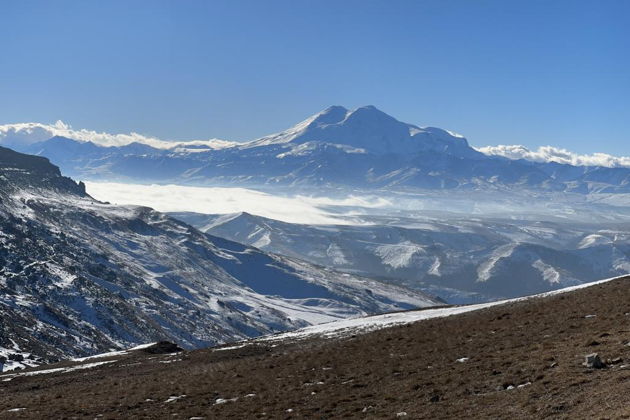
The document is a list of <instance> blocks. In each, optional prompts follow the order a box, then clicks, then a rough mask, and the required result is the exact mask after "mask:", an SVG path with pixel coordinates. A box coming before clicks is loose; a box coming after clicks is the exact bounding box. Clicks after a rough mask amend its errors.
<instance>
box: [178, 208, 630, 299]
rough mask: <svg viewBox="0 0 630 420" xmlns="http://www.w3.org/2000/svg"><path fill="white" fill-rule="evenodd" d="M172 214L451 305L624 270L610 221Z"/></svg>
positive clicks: (620, 238)
mask: <svg viewBox="0 0 630 420" xmlns="http://www.w3.org/2000/svg"><path fill="white" fill-rule="evenodd" d="M173 216H174V217H176V218H179V219H181V220H184V221H186V222H188V223H190V224H192V225H194V226H196V227H198V228H199V229H201V230H202V231H205V232H208V233H211V234H213V235H217V236H221V237H224V238H227V239H230V240H234V241H238V242H241V243H244V244H248V245H251V246H255V247H257V248H260V249H262V250H265V251H269V252H274V253H278V254H281V255H287V256H291V257H295V258H300V259H304V260H307V261H311V262H313V263H316V264H321V265H325V266H328V267H334V268H335V269H337V270H342V271H346V272H349V273H355V274H361V275H366V276H372V277H377V278H382V279H386V280H387V281H388V282H391V283H393V284H399V285H404V286H406V287H410V288H415V289H417V290H424V291H427V292H431V293H435V294H438V295H440V296H441V297H443V298H445V299H446V300H447V301H449V302H451V303H468V302H478V301H485V300H491V299H498V298H505V297H518V296H524V295H527V294H532V293H540V292H545V291H550V290H554V289H559V288H562V287H567V286H571V285H575V284H580V283H583V282H588V281H593V280H597V279H599V278H603V277H610V276H616V275H623V274H626V273H628V272H630V229H628V227H627V224H624V223H617V224H615V223H611V222H610V221H606V222H604V223H599V224H598V223H593V222H591V223H579V222H577V221H575V220H570V221H566V222H561V221H545V222H539V221H533V220H510V219H507V218H506V219H492V218H482V217H479V216H477V217H475V218H474V219H471V218H469V217H465V216H460V217H452V218H446V217H445V218H443V219H441V220H440V219H439V218H437V217H436V218H434V219H431V220H422V221H420V220H417V219H414V218H409V219H402V218H400V217H399V218H396V217H391V218H390V219H389V220H386V219H384V218H383V217H381V218H380V219H379V224H361V225H356V226H344V225H339V226H330V225H321V226H317V225H300V224H291V223H285V222H280V221H277V220H272V219H268V218H263V217H260V216H255V215H252V214H248V213H239V214H232V215H221V216H212V215H200V214H194V213H173ZM364 220H365V221H368V222H369V221H370V220H371V219H370V218H369V217H364ZM376 220H377V219H374V220H373V221H376Z"/></svg>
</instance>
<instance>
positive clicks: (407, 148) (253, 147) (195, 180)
mask: <svg viewBox="0 0 630 420" xmlns="http://www.w3.org/2000/svg"><path fill="white" fill-rule="evenodd" d="M28 129H34V128H25V129H24V130H28ZM66 131H67V130H66ZM22 134H23V132H22V131H19V130H17V129H15V130H13V131H6V132H4V133H3V136H2V142H3V143H4V144H11V145H13V147H14V148H16V149H18V150H19V151H22V152H26V153H31V154H36V155H41V156H46V157H48V158H50V159H51V160H52V161H54V162H55V163H56V164H58V165H59V166H60V167H61V168H62V170H63V171H64V173H66V174H68V175H70V176H73V177H77V178H80V179H86V180H110V181H112V180H119V181H120V180H123V181H130V182H142V183H146V182H157V183H177V184H189V185H225V186H230V185H239V186H244V185H247V186H276V185H281V186H286V187H332V188H338V187H352V188H366V189H367V188H370V189H371V188H378V189H383V188H384V189H398V190H406V189H464V190H466V189H492V190H494V189H513V188H526V189H534V190H544V191H570V192H577V193H590V192H606V193H619V192H630V168H627V167H604V166H572V165H569V164H563V163H556V162H535V161H531V160H522V159H516V160H515V159H508V158H505V157H502V156H498V154H504V155H507V156H514V155H515V151H514V149H509V150H507V149H506V150H507V151H505V150H503V151H501V150H498V149H492V150H490V151H488V152H487V153H488V154H485V153H481V152H479V151H477V150H475V149H474V148H472V147H470V146H469V144H468V142H467V141H466V139H465V138H464V137H463V136H460V135H458V134H455V133H452V132H449V131H447V130H443V129H439V128H433V127H424V128H421V127H418V126H415V125H412V124H407V123H403V122H400V121H398V120H396V119H395V118H393V117H391V116H389V115H387V114H385V113H384V112H382V111H380V110H378V109H376V108H375V107H373V106H365V107H361V108H358V109H355V110H348V109H346V108H344V107H340V106H333V107H330V108H328V109H326V110H324V111H322V112H319V113H317V114H315V115H313V116H312V117H310V118H308V119H306V120H304V121H303V122H301V123H299V124H297V125H295V126H294V127H292V128H290V129H288V130H285V131H283V132H280V133H277V134H274V135H270V136H266V137H263V138H260V139H257V140H253V141H250V142H246V143H234V142H225V141H209V142H192V143H177V144H174V145H173V146H172V147H169V146H168V145H165V143H164V142H162V143H156V144H154V143H151V142H144V143H140V142H131V143H128V144H125V145H121V146H110V147H106V146H103V145H98V144H95V143H92V142H89V141H84V140H81V139H80V140H77V139H71V138H67V137H59V136H56V137H53V138H50V139H46V140H44V141H37V142H34V143H33V142H32V141H22V140H23V137H20V136H21V135H22ZM516 155H518V154H516Z"/></svg>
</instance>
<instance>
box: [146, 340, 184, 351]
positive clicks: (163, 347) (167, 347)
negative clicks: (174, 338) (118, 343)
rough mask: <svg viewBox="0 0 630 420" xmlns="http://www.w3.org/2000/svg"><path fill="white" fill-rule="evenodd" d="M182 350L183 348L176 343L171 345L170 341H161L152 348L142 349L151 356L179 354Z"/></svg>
mask: <svg viewBox="0 0 630 420" xmlns="http://www.w3.org/2000/svg"><path fill="white" fill-rule="evenodd" d="M182 350H183V349H182V348H181V347H179V346H178V345H177V344H175V343H171V342H170V341H159V342H157V343H155V344H153V345H152V346H149V347H147V348H144V349H142V350H141V351H143V352H145V353H149V354H169V353H177V352H178V351H182Z"/></svg>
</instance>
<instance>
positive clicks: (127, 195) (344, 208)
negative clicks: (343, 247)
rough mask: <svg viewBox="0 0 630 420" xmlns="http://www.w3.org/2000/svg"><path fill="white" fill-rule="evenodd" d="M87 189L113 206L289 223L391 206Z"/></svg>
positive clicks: (343, 218)
mask: <svg viewBox="0 0 630 420" xmlns="http://www.w3.org/2000/svg"><path fill="white" fill-rule="evenodd" d="M86 186H87V192H88V193H89V194H90V195H92V196H93V197H94V198H96V199H98V200H102V201H109V202H111V203H113V204H122V205H126V204H132V205H141V206H148V207H152V208H154V209H156V210H159V211H162V212H182V211H190V212H195V213H205V214H230V213H238V212H243V211H244V212H248V213H252V214H256V215H259V216H264V217H267V218H271V219H276V220H281V221H284V222H289V223H306V224H355V223H360V222H359V221H358V220H357V219H355V218H353V217H352V216H353V214H354V211H356V210H354V211H353V210H349V209H348V207H360V208H381V207H386V206H389V205H391V203H390V202H389V201H387V200H385V199H383V198H379V197H358V196H347V197H345V198H342V199H333V198H326V197H307V196H300V195H298V196H293V197H283V196H276V195H271V194H267V193H264V192H260V191H255V190H250V189H245V188H211V187H186V186H180V185H139V184H120V183H112V182H106V183H104V182H86ZM335 208H337V209H335ZM335 210H338V211H335ZM336 216H340V217H336Z"/></svg>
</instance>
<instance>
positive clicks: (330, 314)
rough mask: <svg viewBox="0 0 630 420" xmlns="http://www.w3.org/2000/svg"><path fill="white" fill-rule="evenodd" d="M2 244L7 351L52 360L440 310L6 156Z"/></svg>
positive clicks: (0, 159) (0, 326)
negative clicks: (95, 194) (96, 193)
mask: <svg viewBox="0 0 630 420" xmlns="http://www.w3.org/2000/svg"><path fill="white" fill-rule="evenodd" d="M0 243H1V244H2V247H1V248H0V266H1V267H2V270H1V271H0V347H3V348H5V349H7V350H8V351H11V350H12V349H15V348H16V346H18V347H20V349H22V351H28V352H31V353H34V354H36V355H41V356H46V357H48V358H54V357H61V356H75V355H84V354H86V353H91V352H102V351H106V350H109V349H112V348H118V347H128V346H130V345H133V344H138V343H142V342H148V341H158V340H160V339H168V340H171V341H175V342H178V343H180V344H182V345H184V346H187V347H195V346H205V345H210V344H216V343H220V342H225V341H229V340H234V339H239V338H244V337H252V336H257V335H260V334H264V333H269V332H272V331H278V330H289V329H294V328H298V327H301V326H305V325H309V324H314V323H319V322H325V321H330V320H333V319H339V318H345V317H348V316H356V315H360V314H366V313H377V312H384V311H391V310H397V309H402V308H411V307H418V306H427V305H433V304H436V303H437V301H436V300H434V299H432V298H430V297H428V296H426V295H424V294H421V293H418V292H412V291H409V290H406V289H403V288H399V287H394V286H390V285H386V284H383V283H380V282H377V281H373V280H369V279H366V278H359V277H356V276H353V275H349V274H341V273H339V272H335V271H332V270H327V269H324V268H321V267H316V266H313V265H311V264H309V263H305V262H302V261H299V260H295V259H291V258H286V257H281V256H276V255H270V254H266V253H265V252H262V251H260V250H257V249H254V248H251V247H248V246H244V245H240V244H238V243H235V242H231V241H228V240H225V239H220V238H216V237H212V236H209V235H207V234H204V233H202V232H200V231H198V230H196V229H195V228H193V227H191V226H189V225H187V224H185V223H183V222H180V221H177V220H174V219H172V218H170V217H168V216H166V215H164V214H161V213H159V212H156V211H154V210H152V209H150V208H146V207H117V206H112V205H108V204H104V203H100V202H97V201H95V200H94V199H92V198H91V197H90V196H88V195H87V194H86V193H85V191H84V189H83V188H82V185H80V184H76V183H74V181H72V180H71V179H69V178H64V177H62V176H61V175H60V174H59V170H58V168H56V167H55V166H53V165H51V164H50V163H49V162H48V161H47V160H45V159H43V158H39V157H32V156H27V155H22V154H17V153H15V152H13V151H10V150H8V149H0Z"/></svg>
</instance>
